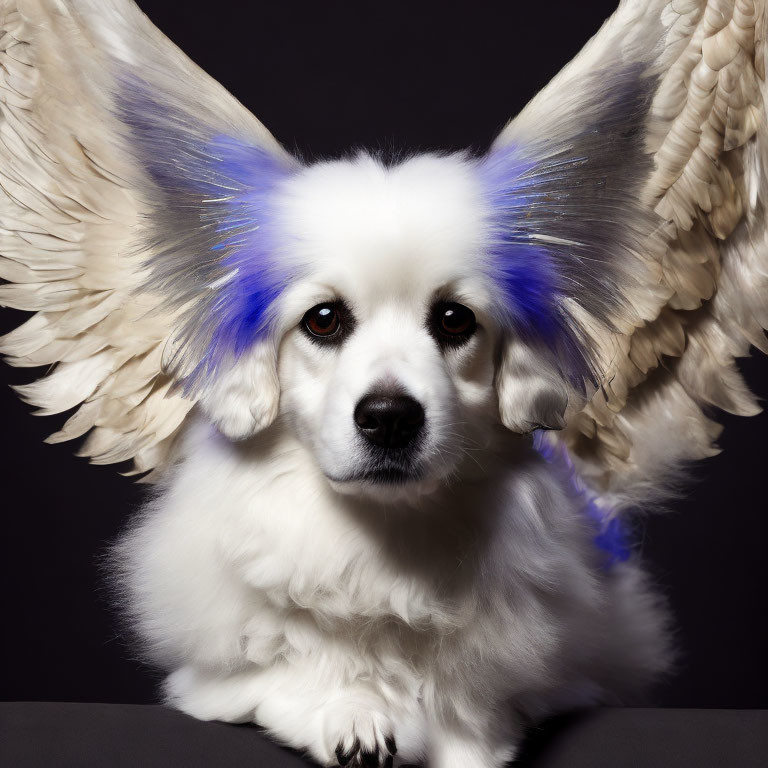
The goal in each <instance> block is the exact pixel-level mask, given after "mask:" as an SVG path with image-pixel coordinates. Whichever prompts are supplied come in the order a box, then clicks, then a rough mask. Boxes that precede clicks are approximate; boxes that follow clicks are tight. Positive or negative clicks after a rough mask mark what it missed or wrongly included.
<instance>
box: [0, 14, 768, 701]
mask: <svg viewBox="0 0 768 768" xmlns="http://www.w3.org/2000/svg"><path fill="white" fill-rule="evenodd" d="M140 5H141V6H142V8H143V9H144V10H145V11H146V12H148V13H149V15H150V17H151V18H152V19H153V20H154V21H155V23H156V24H158V26H159V27H160V28H161V29H162V30H163V31H164V32H165V33H166V34H168V35H169V36H170V37H171V39H173V40H174V41H175V42H176V43H177V44H178V45H180V46H181V48H182V49H183V50H185V51H186V52H187V53H188V54H190V55H191V56H192V58H193V59H195V60H196V61H197V62H198V63H199V64H200V65H201V66H202V67H203V68H204V69H206V70H207V71H208V72H210V73H211V74H212V75H213V76H214V77H216V78H217V79H219V80H220V81H221V82H222V83H223V84H224V85H225V86H226V87H227V88H229V89H230V90H231V91H232V92H233V93H234V94H235V95H236V96H237V97H238V98H239V99H240V100H241V101H243V102H244V103H245V104H246V106H248V107H249V108H250V109H251V110H252V111H253V112H254V113H256V114H257V115H258V116H259V117H260V119H261V120H262V121H263V122H264V123H265V124H266V125H267V127H268V128H270V129H271V130H272V131H273V132H274V133H275V135H276V136H277V137H278V139H280V140H281V141H282V142H283V143H284V144H285V145H286V146H287V147H288V148H289V149H293V150H297V151H298V152H300V153H301V154H302V155H303V156H305V157H308V158H316V157H328V156H337V155H339V154H340V153H343V152H347V151H349V150H350V149H354V148H357V147H368V148H385V149H400V150H424V149H459V148H462V147H466V146H474V147H483V146H485V145H487V144H488V142H489V141H490V140H491V138H492V137H493V135H494V134H495V133H496V132H497V131H498V130H499V129H500V128H501V127H502V125H503V124H504V123H505V121H506V120H507V118H508V117H510V116H511V115H513V114H515V113H516V112H517V111H518V110H519V109H520V108H521V107H522V106H523V105H524V104H525V102H526V101H527V100H528V99H529V98H530V97H531V96H532V95H533V94H534V93H535V92H536V90H537V89H538V88H540V87H542V86H543V85H545V84H546V82H547V81H548V80H549V79H550V78H551V77H552V76H553V75H554V74H555V73H556V72H557V71H558V70H559V69H560V67H562V66H563V65H564V64H565V63H566V62H567V61H568V60H569V59H570V58H571V57H572V56H573V55H574V54H575V53H576V52H577V51H578V49H579V48H580V47H581V45H582V44H583V43H584V42H585V41H586V40H587V38H588V37H589V36H590V35H591V34H592V33H593V32H595V31H596V30H597V28H598V26H599V24H600V22H601V21H602V19H603V18H605V17H606V16H607V15H608V14H609V13H610V11H611V10H612V9H613V7H614V5H615V3H613V2H610V0H608V1H605V0H600V1H599V2H596V1H595V0H592V2H574V0H550V2H547V3H538V2H522V1H521V2H508V3H499V2H488V1H487V0H486V1H485V2H469V0H463V1H462V2H455V3H441V4H434V5H432V4H431V3H425V2H419V3H413V2H411V3H403V4H399V3H393V2H381V3H370V2H359V3H331V2H322V3H313V4H311V5H310V4H307V5H306V6H304V5H303V4H299V3H283V2H280V3H278V2H255V3H243V2H237V1H236V0H218V2H215V3H210V2H206V3H196V2H187V3H183V4H181V3H172V2H169V1H168V0H162V1H161V0H142V2H140ZM181 6H183V10H180V8H181ZM246 9H247V10H246ZM543 130H546V126H543ZM766 301H768V297H766ZM21 317H22V316H21V314H20V313H13V312H10V311H8V312H2V313H0V328H2V330H3V331H5V330H9V329H10V328H12V327H14V326H15V325H16V324H18V322H20V320H21ZM743 367H744V370H745V371H746V374H747V378H748V380H749V382H750V383H751V384H752V387H753V389H754V390H755V391H756V392H757V393H758V394H759V395H763V396H765V395H766V394H768V361H766V360H765V359H762V358H761V359H754V360H747V361H745V363H744V366H743ZM0 377H2V380H3V381H4V382H8V383H23V382H25V381H28V380H29V379H30V378H31V372H29V371H25V370H12V369H9V368H8V367H6V366H3V367H2V369H1V370H0ZM29 410H30V409H29V408H27V407H26V406H24V405H23V404H22V403H20V402H19V401H18V400H17V399H16V397H15V396H14V395H13V393H12V392H11V391H10V390H9V389H7V387H5V386H3V387H0V414H2V417H3V427H4V429H3V442H2V446H3V447H2V459H3V460H2V464H0V467H1V469H0V478H1V479H2V482H3V507H4V509H3V517H2V537H1V538H2V548H3V549H2V553H0V562H1V563H2V569H3V587H4V589H3V593H4V594H3V600H4V604H3V608H2V613H1V614H0V616H2V631H1V633H0V634H1V636H2V643H3V648H2V663H3V666H4V667H5V669H4V670H3V671H2V674H1V676H0V680H2V684H1V685H0V695H2V697H3V698H6V699H47V700H70V701H123V702H144V701H150V700H152V698H153V696H154V688H155V682H156V677H155V676H154V675H153V674H152V673H150V672H149V671H148V670H146V669H144V668H142V666H141V665H140V664H139V663H138V662H137V661H135V660H133V658H132V655H131V651H130V649H129V648H128V647H127V646H126V645H125V644H124V643H123V642H122V641H121V640H120V639H119V637H118V631H117V623H116V621H115V619H114V615H113V613H112V612H111V611H110V609H109V603H108V600H107V597H106V591H105V588H104V587H103V580H102V578H101V576H100V570H99V568H100V567H99V562H100V558H102V557H103V553H104V550H105V547H106V545H107V544H108V542H109V541H110V540H112V539H113V538H114V537H115V535H116V534H117V532H118V531H119V530H120V528H121V527H122V526H123V525H124V524H125V522H126V520H127V519H128V517H129V515H130V514H131V511H132V510H133V509H135V507H136V506H137V504H138V503H139V502H140V500H141V497H142V489H141V487H140V486H136V485H134V484H133V483H132V482H130V481H129V480H127V479H125V478H122V477H120V476H119V475H118V474H117V472H116V471H115V469H114V468H109V467H107V468H103V467H90V466H88V465H87V464H86V463H85V461H83V460H82V459H77V458H75V457H74V456H73V455H72V452H73V448H74V446H72V445H66V444H65V445H59V446H47V445H44V444H43V443H42V439H43V437H44V436H45V435H47V434H49V433H50V432H52V431H55V429H56V428H57V427H58V425H59V424H60V423H61V422H62V419H61V418H45V419H38V418H32V417H30V416H29V415H28V412H29ZM723 420H724V421H725V423H726V430H725V432H724V435H723V437H722V439H721V445H722V447H723V448H724V452H723V454H722V455H720V456H718V457H717V458H715V459H713V460H710V461H708V462H706V463H704V464H701V465H699V466H698V467H696V468H695V470H694V472H693V473H692V474H693V476H694V477H695V482H692V483H691V485H690V487H689V491H688V493H687V494H686V496H685V497H684V498H682V499H680V500H679V501H677V502H676V503H675V504H674V505H673V512H671V513H670V514H668V515H665V516H659V517H655V518H653V519H651V520H649V521H648V523H647V525H646V526H645V531H644V535H643V541H642V546H643V551H644V553H645V556H646V557H647V559H648V561H649V563H650V567H651V570H652V572H653V573H654V574H655V576H656V578H657V580H658V581H659V582H660V583H661V584H662V585H663V586H664V589H665V591H666V593H667V594H668V595H669V599H670V601H671V604H672V606H673V608H674V611H675V613H676V615H677V618H678V628H679V630H678V641H679V646H680V648H681V651H682V656H681V661H680V664H679V669H678V671H677V673H676V675H675V676H674V677H673V678H671V679H670V680H669V681H668V683H667V684H665V685H664V686H663V687H661V688H660V689H659V691H658V693H657V697H656V698H657V701H658V703H660V704H664V705H667V706H700V707H768V661H766V659H768V654H767V653H766V649H767V648H768V627H767V625H766V618H765V616H766V605H768V564H767V563H768V561H766V557H765V545H766V540H767V538H768V537H767V536H766V533H767V531H766V527H767V522H766V521H767V520H768V515H766V509H765V506H766V505H765V502H764V500H763V495H762V494H763V488H764V475H765V473H766V471H768V461H767V459H768V451H767V450H766V442H765V435H766V433H767V432H768V429H767V428H768V417H767V416H766V415H765V414H763V415H761V416H758V417H755V418H752V419H749V420H746V419H739V418H734V417H728V416H726V417H724V419H723Z"/></svg>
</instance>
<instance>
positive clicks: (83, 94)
mask: <svg viewBox="0 0 768 768" xmlns="http://www.w3.org/2000/svg"><path fill="white" fill-rule="evenodd" d="M292 162H293V161H292V160H291V159H290V158H289V157H288V156H287V155H286V153H285V152H284V151H283V150H282V149H281V148H280V147H279V146H278V145H277V143H276V142H275V141H274V139H273V138H272V137H271V136H270V135H269V133H268V132H267V131H266V129H265V128H264V127H263V126H262V125H261V124H260V123H259V122H258V121H257V120H256V119H255V118H254V117H253V116H252V115H251V114H250V113H249V112H248V111H247V110H246V109H245V108H244V107H243V106H242V105H240V104H239V103H238V102H237V101H236V100H235V99H234V98H233V97H232V96H230V95H229V94H228V93H227V92H226V91H225V90H224V89H223V88H222V87H221V86H220V85H218V84H217V83H216V82H214V81H213V80H211V79H210V78H209V77H207V76H206V75H205V74H204V73H203V72H202V71H201V70H200V69H199V68H198V67H197V66H195V65H194V64H193V63H192V62H191V61H190V60H189V59H188V58H187V57H186V56H184V54H182V53H181V52H180V51H179V50H178V49H177V48H176V47H175V46H173V45H172V44H171V43H170V42H169V41H168V40H167V39H166V38H165V37H164V36H163V35H162V34H161V33H160V32H159V31H158V30H157V29H156V28H155V27H154V26H153V25H152V24H151V23H150V22H149V20H148V19H147V18H146V16H144V14H142V13H141V11H140V10H139V9H138V8H137V7H136V6H135V5H134V4H133V3H132V2H130V0H0V277H2V278H3V279H5V280H6V281H9V283H8V284H5V285H2V286H0V304H3V305H5V306H9V307H15V308H17V309H22V310H27V311H31V312H35V314H34V315H33V316H32V318H31V319H30V320H28V321H27V322H26V323H25V324H24V325H22V326H20V327H19V328H18V329H16V330H14V331H12V332H11V333H9V334H8V335H6V336H5V337H4V338H2V340H0V351H2V352H3V353H4V354H5V355H6V356H7V359H8V361H9V362H10V363H11V364H13V365H17V366H54V368H53V372H52V373H50V374H49V375H48V376H46V377H45V378H43V379H41V380H39V381H37V382H36V383H33V384H30V385H27V386H23V387H19V388H18V390H19V392H20V393H21V395H22V397H23V398H24V399H25V400H26V401H27V402H30V403H32V404H34V405H36V406H38V408H39V409H40V411H39V413H44V414H53V413H59V412H62V411H66V410H68V409H71V408H75V407H78V406H79V407H78V410H77V411H76V412H75V414H74V415H73V416H72V417H71V418H70V419H69V420H68V421H67V422H66V424H65V426H64V427H63V429H62V430H61V431H60V432H57V433H56V434H54V435H52V436H51V437H50V438H49V439H50V441H52V442H58V441H62V440H69V439H72V438H75V437H79V436H81V435H84V434H85V433H86V432H89V430H90V435H89V436H88V438H87V440H86V441H85V443H84V445H83V447H82V450H81V452H82V454H84V455H86V456H89V457H91V460H92V461H94V462H96V463H110V462H119V461H123V460H127V459H133V460H134V462H135V470H136V471H137V472H143V471H145V470H148V469H151V468H153V467H157V466H158V465H161V464H162V462H163V461H164V459H165V457H166V455H167V452H168V449H169V446H170V445H171V443H172V442H173V440H174V437H175V436H176V435H177V433H178V431H179V429H180V427H181V425H182V423H183V421H184V418H185V416H186V415H187V413H188V411H189V410H190V409H191V408H192V406H193V405H194V402H195V399H196V398H197V396H198V394H199V386H198V379H199V378H200V376H199V374H200V373H201V372H205V371H207V370H210V369H212V368H215V366H216V365H217V364H218V362H220V360H221V359H222V354H225V353H226V350H225V352H222V351H221V350H220V349H219V350H218V351H216V352H212V347H213V345H214V342H218V341H220V340H219V339H218V338H216V335H217V333H220V328H217V327H215V326H213V324H212V322H213V321H212V320H211V318H212V317H213V316H215V315H216V314H217V310H218V309H220V308H221V306H222V305H223V304H224V303H225V302H226V301H227V299H228V298H230V297H228V296H227V294H226V293H225V291H226V290H227V285H228V284H231V282H232V281H231V279H230V278H231V277H232V274H233V273H236V272H237V267H238V264H237V258H236V256H237V252H238V249H237V247H236V245H234V244H233V242H234V240H235V239H237V237H238V236H241V235H242V233H241V231H240V229H238V227H240V228H241V221H239V220H238V217H237V210H238V206H240V208H239V211H240V212H241V213H242V210H243V206H245V205H250V204H251V202H252V201H253V199H254V198H256V197H258V194H259V192H260V186H259V185H260V184H261V182H262V181H263V183H264V185H268V184H270V183H272V182H273V180H274V177H275V175H277V174H279V173H281V172H282V171H283V169H286V168H289V167H290V166H291V164H292ZM236 164H237V166H238V167H241V166H242V167H244V168H247V169H248V172H249V175H248V177H247V178H244V177H242V174H241V175H238V172H235V171H233V170H232V168H233V167H234V166H235V165H236ZM245 198H247V201H246V202H243V201H244V200H245ZM233 211H234V213H233ZM241 218H242V217H241ZM222 221H223V222H224V224H221V222H222ZM229 330H232V329H229ZM233 332H234V333H235V335H236V334H237V332H239V333H241V335H242V333H244V331H243V329H240V328H236V329H234V331H233ZM230 335H231V334H230ZM170 339H173V344H172V345H170V344H169V340H170ZM164 355H165V365H164V366H163V364H162V360H163V356H164ZM179 385H181V386H179Z"/></svg>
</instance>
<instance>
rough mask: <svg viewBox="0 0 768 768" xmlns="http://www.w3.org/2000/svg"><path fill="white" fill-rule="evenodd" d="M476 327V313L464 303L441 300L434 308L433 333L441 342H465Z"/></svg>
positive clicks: (455, 344) (454, 343)
mask: <svg viewBox="0 0 768 768" xmlns="http://www.w3.org/2000/svg"><path fill="white" fill-rule="evenodd" d="M476 327H477V321H476V320H475V313H474V312H473V311H472V310H471V309H469V307H465V306H464V305H463V304H457V303H456V302H453V301H450V302H448V301H441V302H438V303H437V304H436V305H435V307H434V309H433V310H432V329H433V334H434V335H435V337H436V338H437V340H438V342H439V343H440V344H448V345H451V346H459V345H461V344H464V343H465V342H466V341H468V340H469V338H470V337H471V336H472V334H473V333H474V332H475V328H476Z"/></svg>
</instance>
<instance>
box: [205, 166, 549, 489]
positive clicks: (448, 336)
mask: <svg viewBox="0 0 768 768" xmlns="http://www.w3.org/2000/svg"><path fill="white" fill-rule="evenodd" d="M274 210H275V213H274V218H275V226H276V227H277V229H278V230H279V232H280V242H281V243H282V245H281V247H282V248H283V253H281V259H282V260H283V262H289V263H291V264H293V265H294V272H295V274H296V277H295V278H294V279H292V280H291V282H290V284H289V285H288V286H287V287H286V288H285V290H284V292H283V294H282V295H281V297H280V300H279V305H278V308H277V318H276V321H275V331H274V338H275V340H276V342H275V343H276V352H277V354H276V355H274V354H272V353H271V352H270V350H271V347H270V346H269V345H268V344H267V345H265V344H262V345H261V347H259V348H257V349H255V350H253V352H252V354H251V355H250V357H249V360H250V362H249V363H248V364H247V365H245V368H243V366H242V365H241V366H239V367H240V369H241V370H240V371H239V372H238V373H237V374H233V376H234V378H233V379H232V380H236V381H237V382H238V383H237V385H236V386H234V387H229V389H227V390H226V392H225V393H224V394H222V391H219V392H218V393H216V394H215V396H214V397H213V398H211V401H216V408H218V409H219V410H221V409H222V408H225V409H228V410H229V411H230V412H236V411H237V408H235V407H234V406H232V403H233V401H234V400H233V398H234V399H237V398H240V400H241V401H242V402H243V404H245V405H246V406H247V411H248V413H249V415H250V418H251V420H254V421H256V422H257V423H258V425H259V426H263V425H264V423H268V422H269V421H270V420H271V418H272V416H273V415H274V412H275V410H276V403H277V397H278V392H279V398H280V411H281V413H282V414H283V416H284V418H285V420H286V421H287V423H289V424H290V425H292V428H293V429H294V430H295V431H296V433H297V435H298V437H299V439H300V440H301V441H302V442H303V443H304V444H305V445H306V446H307V447H308V448H309V449H310V450H311V452H312V454H313V455H314V457H315V459H316V461H317V464H318V466H319V467H320V468H321V470H322V472H323V473H324V474H325V475H326V477H327V478H328V479H329V480H330V481H331V482H332V483H333V484H334V485H335V486H336V487H337V488H339V489H341V490H344V491H353V492H357V491H361V490H362V491H365V492H368V493H373V494H380V495H385V496H387V497H391V495H392V494H393V492H394V490H395V488H400V489H403V488H407V489H408V492H411V491H414V490H416V491H419V490H421V491H424V492H427V491H429V490H430V489H431V488H434V487H435V486H436V485H437V484H439V483H441V482H442V481H444V480H445V479H446V478H447V477H449V476H450V475H452V474H455V473H457V472H459V471H462V470H463V469H467V468H472V467H473V466H476V465H477V461H476V459H475V458H474V457H473V453H475V452H477V451H479V450H483V449H484V448H487V446H488V443H489V441H490V440H491V439H492V435H493V433H494V428H495V426H496V425H497V424H498V423H499V421H500V411H499V392H500V391H501V392H502V393H503V398H502V399H503V402H502V407H501V420H503V421H504V422H505V423H506V424H507V426H510V427H511V428H513V429H516V431H528V430H529V429H530V428H532V427H533V426H535V425H538V424H539V423H541V421H542V419H541V418H539V417H538V416H537V415H536V413H535V411H536V408H539V409H541V408H542V403H545V406H546V407H549V405H548V404H549V403H550V401H553V398H552V395H551V393H550V391H551V389H552V387H551V385H549V384H548V383H547V381H546V377H542V375H541V373H540V371H538V370H536V363H535V357H536V356H535V354H533V353H532V352H531V350H530V349H528V347H527V346H526V345H521V344H519V343H517V344H515V343H514V341H513V340H509V339H507V335H505V334H504V333H503V332H502V330H501V328H500V327H499V323H498V322H497V320H496V318H497V317H498V314H499V313H498V311H497V308H496V306H495V302H497V301H498V297H497V296H496V293H495V289H494V284H493V280H492V279H491V278H489V276H488V271H487V270H485V269H484V268H483V254H484V253H485V252H486V245H487V242H486V241H487V238H488V231H487V218H488V215H487V211H486V206H485V203H484V198H483V193H482V187H481V184H480V183H479V181H478V179H477V175H476V173H475V172H474V169H473V165H472V163H471V162H469V161H467V160H466V159H464V158H463V157H460V156H448V157H438V156H420V157H418V158H414V159H411V160H408V161H405V162H403V163H401V164H400V165H397V166H394V167H384V166H382V165H381V164H380V163H378V162H377V161H375V160H373V159H371V158H368V157H361V158H359V159H357V160H356V161H351V162H350V161H339V162H331V163H323V164H319V165H315V166H312V167H310V168H308V169H307V170H305V171H303V172H302V173H301V174H300V175H298V176H297V177H295V178H294V179H292V180H291V181H290V183H288V184H286V185H284V186H283V188H282V189H281V191H280V193H279V195H277V196H276V199H275V202H274ZM505 350H510V352H509V354H507V353H505ZM513 352H514V354H513ZM275 358H276V365H277V368H276V372H277V375H276V376H275V373H274V372H273V371H272V369H271V366H270V362H269V361H270V360H271V359H272V360H274V359H275ZM508 361H512V362H508ZM526 366H527V368H526ZM540 367H541V366H540ZM502 370H503V371H505V376H511V377H512V379H513V380H514V381H513V382H512V383H511V384H510V382H506V383H505V384H504V385H503V387H501V389H497V387H496V386H495V384H496V383H497V379H498V376H499V371H502ZM244 371H245V373H244ZM532 371H535V374H534V373H532ZM243 377H244V378H245V382H244V383H243ZM234 390H237V394H235V391H234ZM265 393H266V394H265ZM270 393H272V394H270ZM555 400H556V398H555ZM537 402H538V405H537ZM510 403H511V406H510ZM554 407H555V409H557V408H560V407H561V404H560V403H559V402H555V405H554ZM505 409H506V411H507V412H508V413H507V414H506V416H505ZM510 413H511V414H512V416H511V417H509V418H507V416H509V414H510ZM518 414H519V415H520V418H518V419H517V421H516V420H515V418H516V416H517V415H518ZM236 421H237V419H234V420H233V423H234V422H236ZM518 422H519V423H518ZM219 424H220V426H221V425H222V424H223V421H222V420H221V419H219ZM521 425H522V426H521ZM239 429H240V427H238V429H235V430H234V431H235V432H238V430H239ZM225 431H226V430H225ZM241 431H242V432H244V433H245V434H247V433H248V432H249V428H244V429H241ZM237 436H242V435H240V434H238V435H237Z"/></svg>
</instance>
